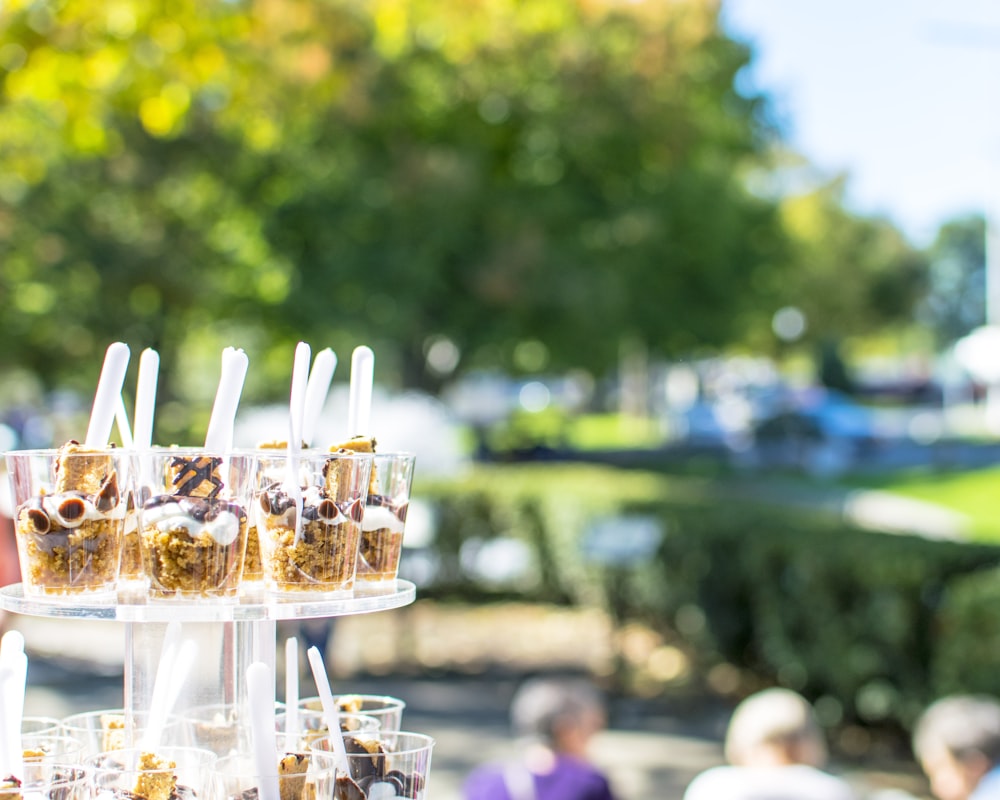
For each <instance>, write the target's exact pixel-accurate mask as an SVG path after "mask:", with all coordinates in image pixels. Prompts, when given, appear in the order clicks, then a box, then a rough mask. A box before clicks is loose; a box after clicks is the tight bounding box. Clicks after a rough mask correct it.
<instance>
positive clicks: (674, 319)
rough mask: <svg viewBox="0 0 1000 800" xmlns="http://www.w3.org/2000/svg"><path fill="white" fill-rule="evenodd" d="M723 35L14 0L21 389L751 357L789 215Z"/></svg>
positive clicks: (11, 318)
mask: <svg viewBox="0 0 1000 800" xmlns="http://www.w3.org/2000/svg"><path fill="white" fill-rule="evenodd" d="M718 13H719V9H718V3H717V2H714V0H686V2H676V3H661V2H657V1H656V0H648V1H647V2H638V3H629V4H625V3H621V2H616V0H532V2H531V3H517V2H510V0H228V1H226V0H207V2H206V0H155V1H154V2H150V0H72V1H70V0H5V2H4V3H3V6H2V8H0V264H2V267H0V303H2V304H3V307H4V309H5V314H4V323H5V324H4V326H3V333H2V336H3V344H4V347H3V350H2V353H0V366H4V365H11V364H21V365H26V366H29V367H30V368H32V369H34V370H36V371H37V372H38V373H39V374H40V375H41V376H43V378H44V379H45V380H46V381H47V382H48V383H49V384H50V385H51V384H55V383H61V384H67V383H68V384H70V385H74V384H75V385H76V386H78V387H81V388H84V387H85V388H88V389H89V388H90V386H92V383H93V375H94V374H95V373H96V369H97V365H98V364H99V360H100V357H101V354H102V353H103V350H104V347H105V346H106V344H107V343H108V342H109V341H111V340H113V339H123V340H126V341H128V342H130V343H131V344H132V345H133V347H134V348H136V349H138V348H139V347H141V346H145V345H151V346H154V347H157V348H158V349H159V350H160V353H161V356H162V358H163V367H164V372H163V375H164V383H163V388H162V393H163V394H164V395H165V396H166V397H168V398H170V397H179V398H182V399H184V400H185V401H187V402H188V403H191V402H193V401H197V402H198V403H201V402H202V401H204V400H207V399H208V398H209V397H210V394H211V391H212V390H213V389H214V381H215V379H216V376H217V368H212V365H215V364H217V358H218V351H219V349H220V348H221V346H223V345H225V344H235V345H239V346H243V347H244V348H245V349H247V350H248V352H249V353H250V355H251V359H252V362H253V368H252V370H251V375H250V378H249V382H248V387H247V393H248V396H252V397H253V398H254V399H273V398H278V397H283V396H284V395H285V394H286V393H287V377H288V372H289V363H290V354H291V350H292V345H293V343H294V342H295V340H297V339H299V338H303V339H306V340H309V341H311V342H312V343H313V344H314V345H316V346H325V345H330V346H333V347H334V348H335V349H336V350H337V351H338V352H340V353H341V354H342V357H343V355H344V354H346V353H347V352H349V350H350V348H352V347H353V346H354V345H356V344H358V343H359V342H361V341H365V342H368V343H370V344H372V345H374V346H375V347H376V349H377V350H378V352H379V353H380V359H379V367H378V368H379V370H380V380H385V381H387V382H389V381H392V380H395V381H396V382H397V383H400V384H405V385H407V386H425V387H429V388H433V387H434V386H435V384H436V382H437V381H438V380H439V379H440V378H441V377H442V375H441V374H440V370H439V371H438V372H437V373H435V371H434V370H433V369H429V368H428V366H427V362H426V349H427V347H428V344H429V343H430V342H433V341H442V340H450V341H451V342H452V343H454V345H455V346H456V347H457V352H458V353H459V355H460V359H459V361H458V365H457V366H458V369H459V370H464V369H471V368H475V367H499V368H506V369H517V368H527V367H525V365H526V364H529V365H533V366H531V367H530V368H532V369H541V368H544V367H547V368H550V369H563V368H568V367H583V368H585V369H588V370H590V371H592V372H594V373H597V374H601V373H603V372H605V371H607V370H608V369H609V367H611V366H612V365H613V364H614V362H615V361H616V359H617V358H618V354H619V351H620V344H621V342H622V341H632V342H641V343H643V344H644V345H645V346H646V347H647V348H648V349H649V351H650V352H651V353H654V354H659V355H666V356H676V355H682V354H687V353H689V352H691V351H692V350H694V349H696V348H698V347H699V346H718V345H724V344H727V343H730V342H733V341H739V340H740V339H741V338H743V337H745V336H747V333H748V331H750V330H754V329H759V328H760V326H761V325H766V321H767V320H768V319H769V317H770V314H771V312H772V311H773V309H774V308H775V307H776V303H777V300H776V298H780V296H781V295H782V291H783V289H784V287H785V283H784V279H783V278H782V277H781V276H782V275H784V274H785V273H786V271H787V266H788V264H789V253H788V251H787V249H786V240H785V233H784V230H783V221H782V219H781V218H780V217H779V215H778V213H777V201H776V199H774V198H771V197H768V196H765V195H761V194H759V193H756V192H754V191H751V184H752V182H751V180H750V177H751V176H752V175H753V174H754V173H759V172H760V171H761V169H766V167H767V163H768V158H769V153H770V151H771V146H772V144H773V143H774V141H775V140H776V139H777V136H778V134H777V131H776V130H775V129H774V128H773V127H772V126H771V125H769V124H768V122H767V115H766V111H767V107H766V103H765V100H764V98H762V97H759V96H749V95H746V94H741V93H740V92H737V91H736V88H735V87H736V83H737V81H736V78H737V75H738V73H739V71H740V70H741V69H742V68H743V67H744V66H745V65H746V64H747V63H748V60H749V58H750V50H749V49H748V47H747V46H746V45H744V44H742V43H738V42H735V41H732V40H730V39H728V38H727V37H726V36H724V35H723V34H722V33H721V31H720V28H719V24H718ZM831 213H833V212H831ZM839 230H842V231H844V232H845V235H847V238H846V241H845V242H843V244H842V245H839V246H838V248H837V253H838V255H837V259H838V266H843V265H844V264H845V263H847V262H846V261H845V259H846V260H849V261H850V262H851V263H850V264H849V266H850V268H851V269H854V267H855V264H854V263H853V262H854V261H855V260H857V261H858V262H859V263H860V262H865V263H863V264H861V267H862V268H863V269H866V270H867V269H868V268H869V267H871V269H872V270H874V273H877V276H884V275H885V274H888V272H889V271H887V270H883V269H881V268H878V269H876V267H877V266H878V265H879V264H881V263H882V261H884V260H885V259H886V258H889V259H890V260H891V259H892V258H894V256H895V254H896V250H894V249H893V245H891V243H890V245H884V243H885V241H887V240H889V239H891V233H892V231H891V230H890V229H889V228H888V227H887V226H885V227H882V226H877V225H874V224H867V223H865V224H863V223H857V224H854V223H852V221H851V219H850V217H849V215H846V214H845V215H844V219H843V224H842V225H841V226H840V228H839ZM813 246H814V247H816V246H817V242H815V241H814V242H813ZM851 248H855V249H857V252H856V253H855V252H852V250H851ZM855 256H857V259H855ZM802 263H804V264H806V265H808V268H806V267H803V269H801V270H800V271H799V272H798V273H796V274H801V275H802V276H805V275H807V274H811V273H812V272H813V263H814V259H811V258H810V259H806V260H804V261H803V262H802ZM865 281H867V278H865ZM863 282H864V281H862V280H859V281H858V283H859V284H860V283H863ZM821 283H822V281H821V280H820V281H817V282H813V283H812V287H813V288H815V287H816V286H817V285H819V284H821ZM841 283H850V282H849V281H841ZM802 286H803V289H806V288H810V283H809V282H808V281H805V280H804V278H803V283H802ZM868 288H869V289H870V288H871V287H868ZM838 296H840V295H838ZM816 297H817V299H815V301H814V302H815V304H816V310H815V312H813V313H814V314H815V316H813V317H811V319H812V320H821V319H822V317H823V313H824V312H823V309H822V307H821V306H822V302H821V299H819V298H824V297H825V296H824V295H823V294H822V292H820V293H819V294H817V295H816ZM896 299H899V296H897V295H895V294H892V293H889V295H888V297H887V298H882V299H881V300H879V301H877V302H878V303H883V304H884V303H885V302H887V301H888V300H896ZM869 300H870V302H869ZM873 304H874V305H873ZM876 306H877V303H876V301H875V300H872V299H871V298H866V303H865V304H864V305H863V309H864V310H863V311H857V310H852V314H854V315H857V314H860V313H866V312H867V310H868V309H870V308H875V307H876ZM828 316H829V317H830V319H831V320H833V319H835V318H836V312H835V311H831V312H830V313H829V315H828ZM525 342H533V343H535V344H539V343H540V344H539V347H536V348H535V350H534V351H532V352H534V353H535V357H533V358H530V359H527V360H526V359H525V358H524V357H523V356H524V352H525V350H524V348H523V346H522V345H523V344H524V343H525ZM539 354H540V355H539ZM83 365H87V366H92V367H93V371H90V370H82V369H81V366H83Z"/></svg>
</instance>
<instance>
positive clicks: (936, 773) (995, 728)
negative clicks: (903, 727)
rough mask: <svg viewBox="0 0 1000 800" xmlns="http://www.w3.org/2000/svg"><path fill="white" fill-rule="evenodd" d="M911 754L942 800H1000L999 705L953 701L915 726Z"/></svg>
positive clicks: (977, 698) (932, 709)
mask: <svg viewBox="0 0 1000 800" xmlns="http://www.w3.org/2000/svg"><path fill="white" fill-rule="evenodd" d="M913 753H914V755H915V756H916V757H917V760H918V761H919V762H920V766H921V767H922V768H923V770H924V772H925V773H926V775H927V778H928V779H929V780H930V784H931V791H932V792H933V793H934V794H935V795H936V796H937V797H939V798H941V800H991V798H1000V701H998V700H996V699H995V698H993V697H988V696H985V695H952V696H949V697H944V698H942V699H940V700H938V701H936V702H935V703H932V704H931V705H930V706H928V707H927V709H926V710H925V711H924V713H923V714H922V715H921V716H920V719H919V720H917V726H916V728H915V729H914V732H913Z"/></svg>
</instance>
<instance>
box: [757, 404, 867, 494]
mask: <svg viewBox="0 0 1000 800" xmlns="http://www.w3.org/2000/svg"><path fill="white" fill-rule="evenodd" d="M881 442H882V437H881V436H880V434H879V432H878V428H877V425H876V424H875V417H874V414H873V413H872V411H871V409H869V408H867V407H866V406H863V405H861V404H859V403H857V402H855V401H854V400H853V399H851V398H850V397H849V396H847V395H845V394H843V393H841V392H836V391H831V390H829V389H823V388H810V389H806V390H802V391H793V392H789V393H788V394H787V395H786V396H785V397H784V398H783V400H782V402H781V403H778V404H775V406H774V407H773V408H772V410H771V411H770V413H768V414H767V415H766V416H763V417H761V418H760V419H758V420H757V421H756V423H755V424H754V426H753V445H752V447H751V448H749V450H747V451H746V453H745V454H744V455H743V457H742V459H741V463H742V464H743V465H745V466H753V467H766V468H779V469H795V470H801V471H803V472H806V473H807V474H810V475H817V476H832V475H839V474H842V473H844V472H846V471H848V470H850V469H852V468H853V467H855V466H857V465H859V464H861V463H863V461H864V459H865V457H866V456H867V455H871V454H873V453H874V452H876V451H877V449H878V448H879V447H880V446H881Z"/></svg>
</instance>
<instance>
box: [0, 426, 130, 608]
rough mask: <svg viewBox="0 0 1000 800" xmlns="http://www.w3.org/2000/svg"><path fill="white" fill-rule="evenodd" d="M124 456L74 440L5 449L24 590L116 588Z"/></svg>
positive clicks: (103, 590)
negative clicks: (44, 447) (35, 447)
mask: <svg viewBox="0 0 1000 800" xmlns="http://www.w3.org/2000/svg"><path fill="white" fill-rule="evenodd" d="M125 466H126V459H125V457H124V455H123V453H122V451H120V450H116V449H114V448H99V449H89V448H85V447H83V446H82V445H79V444H77V443H76V442H69V443H67V444H65V445H63V446H62V447H60V448H59V449H57V450H53V449H50V450H20V451H12V452H9V453H7V469H8V472H9V474H10V480H11V488H12V490H13V499H14V506H15V512H14V525H15V532H16V539H17V553H18V558H19V559H20V563H21V581H22V584H23V591H24V594H25V595H26V596H36V597H38V596H53V595H54V596H59V595H80V594H104V593H107V594H112V593H113V592H114V591H115V588H116V583H117V581H118V567H119V562H120V560H121V551H122V535H123V529H124V521H125V500H124V491H125V487H123V486H122V484H123V482H124V480H125V475H126V473H125V469H124V468H125Z"/></svg>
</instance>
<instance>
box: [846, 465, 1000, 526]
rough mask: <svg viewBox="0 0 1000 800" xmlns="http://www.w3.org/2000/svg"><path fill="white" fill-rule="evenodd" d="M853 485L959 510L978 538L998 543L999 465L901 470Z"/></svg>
mask: <svg viewBox="0 0 1000 800" xmlns="http://www.w3.org/2000/svg"><path fill="white" fill-rule="evenodd" d="M851 486H853V487H857V488H868V489H881V490H884V491H887V492H895V493H897V494H900V495H904V496H906V497H912V498H915V499H917V500H926V501H927V502H930V503H937V504H938V505H940V506H944V507H945V508H950V509H952V510H954V511H958V512H961V513H962V514H965V515H966V516H968V517H969V519H970V520H971V521H972V534H973V536H974V537H975V538H976V539H978V540H980V541H990V542H1000V503H998V498H1000V491H998V489H1000V467H991V468H989V469H979V470H970V471H967V472H957V471H956V472H929V471H926V470H921V471H910V472H903V473H899V474H897V475H890V476H886V477H885V478H877V479H873V480H863V479H858V480H856V481H851Z"/></svg>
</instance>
